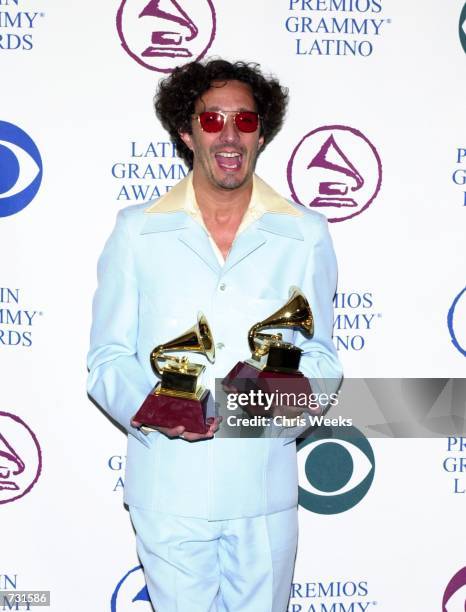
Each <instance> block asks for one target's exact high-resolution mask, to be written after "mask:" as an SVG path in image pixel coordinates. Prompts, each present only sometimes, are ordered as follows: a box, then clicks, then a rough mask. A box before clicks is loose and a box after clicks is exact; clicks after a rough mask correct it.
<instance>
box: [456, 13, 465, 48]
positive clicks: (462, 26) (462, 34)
mask: <svg viewBox="0 0 466 612" xmlns="http://www.w3.org/2000/svg"><path fill="white" fill-rule="evenodd" d="M458 31H459V35H460V42H461V46H462V47H463V51H464V52H465V53H466V2H465V3H464V6H463V10H462V11H461V15H460V22H459V24H458Z"/></svg>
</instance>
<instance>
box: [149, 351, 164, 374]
mask: <svg viewBox="0 0 466 612" xmlns="http://www.w3.org/2000/svg"><path fill="white" fill-rule="evenodd" d="M164 349H165V346H164V345H163V344H159V345H158V346H156V347H155V349H154V350H153V351H152V353H151V354H150V364H151V366H152V371H153V372H154V374H158V375H159V376H162V370H161V368H160V366H159V362H158V359H159V356H160V354H161V353H162V352H163V351H164Z"/></svg>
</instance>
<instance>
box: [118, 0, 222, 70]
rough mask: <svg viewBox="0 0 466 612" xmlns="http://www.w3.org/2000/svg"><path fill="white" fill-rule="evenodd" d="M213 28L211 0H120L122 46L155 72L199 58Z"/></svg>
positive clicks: (207, 43)
mask: <svg viewBox="0 0 466 612" xmlns="http://www.w3.org/2000/svg"><path fill="white" fill-rule="evenodd" d="M215 28H216V16H215V9H214V6H213V4H212V2H211V0H149V1H148V0H122V3H121V5H120V8H119V9H118V13H117V29H118V34H119V36H120V40H121V43H122V45H123V49H124V50H125V51H126V52H127V53H128V54H129V55H130V56H131V57H132V58H133V59H134V60H136V61H137V62H138V64H141V66H145V67H146V68H149V69H150V70H157V71H158V72H171V71H172V70H173V69H174V68H175V67H176V66H179V65H180V64H184V63H185V62H190V61H194V60H197V59H200V58H202V57H203V56H204V55H205V53H206V51H207V49H208V48H209V47H210V45H211V44H212V41H213V39H214V37H215Z"/></svg>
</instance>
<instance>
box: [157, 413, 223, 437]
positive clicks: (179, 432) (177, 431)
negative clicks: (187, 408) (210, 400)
mask: <svg viewBox="0 0 466 612" xmlns="http://www.w3.org/2000/svg"><path fill="white" fill-rule="evenodd" d="M221 422H222V417H211V418H210V419H207V421H206V423H207V425H208V426H209V429H208V430H207V432H206V433H205V434H200V433H194V432H192V431H186V428H185V427H183V426H182V425H178V426H177V427H154V428H153V429H156V430H157V431H160V433H162V434H163V435H164V436H167V438H182V439H183V440H186V442H196V441H197V440H206V439H209V438H213V437H214V434H215V432H216V431H218V428H219V427H220V423H221Z"/></svg>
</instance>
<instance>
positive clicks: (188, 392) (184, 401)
mask: <svg viewBox="0 0 466 612" xmlns="http://www.w3.org/2000/svg"><path fill="white" fill-rule="evenodd" d="M172 351H189V352H196V353H201V354H203V355H205V356H206V357H207V359H208V360H209V361H210V362H211V363H214V361H215V345H214V339H213V336H212V332H211V331H210V327H209V324H208V323H207V319H206V318H205V316H204V315H203V314H202V313H199V314H198V319H197V323H196V324H195V325H193V327H190V328H189V329H188V330H187V331H185V332H184V333H183V334H181V335H180V336H178V337H177V338H174V339H173V340H170V341H169V342H165V343H164V344H159V345H158V346H156V347H155V348H154V350H153V351H152V353H151V355H150V363H151V366H152V369H153V371H154V373H155V374H157V375H159V376H160V377H161V381H160V383H158V384H157V385H156V387H155V388H154V390H153V391H152V392H151V393H150V394H149V395H148V396H147V398H146V399H145V401H144V403H143V404H142V406H141V407H140V408H139V410H138V411H137V413H136V414H135V415H134V417H133V418H132V420H131V424H132V425H133V426H134V427H140V428H141V430H142V431H144V432H149V431H151V430H153V429H155V428H157V427H168V428H172V427H177V426H179V425H183V427H185V429H186V431H189V432H193V433H201V434H203V433H207V431H208V429H209V426H208V424H207V423H206V421H207V419H208V418H210V417H213V416H214V413H213V412H214V410H213V401H212V396H211V394H210V391H209V390H208V389H205V388H204V387H203V386H202V385H200V384H199V377H200V376H201V374H202V373H203V372H204V370H205V366H204V365H200V364H198V363H192V362H191V361H189V359H188V357H186V356H182V357H177V356H174V355H168V354H167V353H168V352H172ZM160 361H164V364H163V365H161V364H160Z"/></svg>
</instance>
